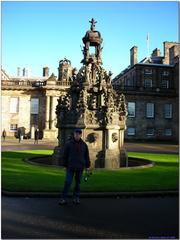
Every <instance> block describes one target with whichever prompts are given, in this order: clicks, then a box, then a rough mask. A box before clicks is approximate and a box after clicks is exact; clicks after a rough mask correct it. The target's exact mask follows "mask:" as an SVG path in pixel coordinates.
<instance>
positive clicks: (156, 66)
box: [112, 42, 179, 141]
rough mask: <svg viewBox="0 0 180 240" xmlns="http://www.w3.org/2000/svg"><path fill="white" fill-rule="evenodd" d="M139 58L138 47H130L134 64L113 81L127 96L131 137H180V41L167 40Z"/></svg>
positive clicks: (128, 129) (131, 62)
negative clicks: (179, 42)
mask: <svg viewBox="0 0 180 240" xmlns="http://www.w3.org/2000/svg"><path fill="white" fill-rule="evenodd" d="M163 44H164V55H163V56H162V55H161V53H160V50H159V49H157V48H156V49H155V50H154V51H153V52H152V54H151V56H150V57H148V58H144V59H143V60H142V61H140V62H138V60H137V59H138V47H136V46H134V47H132V48H131V49H130V65H129V66H128V67H127V68H126V69H125V70H123V71H122V72H121V73H120V74H119V75H117V76H116V77H115V78H114V79H113V80H112V84H113V87H114V89H116V91H117V92H122V93H124V94H125V96H126V102H127V107H128V119H127V129H126V132H125V139H128V140H169V141H178V139H179V44H178V43H175V42H164V43H163Z"/></svg>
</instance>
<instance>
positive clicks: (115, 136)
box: [112, 133, 118, 142]
mask: <svg viewBox="0 0 180 240" xmlns="http://www.w3.org/2000/svg"><path fill="white" fill-rule="evenodd" d="M117 140H118V134H117V133H113V134H112V141H113V142H117Z"/></svg>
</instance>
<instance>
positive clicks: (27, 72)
mask: <svg viewBox="0 0 180 240" xmlns="http://www.w3.org/2000/svg"><path fill="white" fill-rule="evenodd" d="M25 76H26V77H28V76H29V69H28V68H25Z"/></svg>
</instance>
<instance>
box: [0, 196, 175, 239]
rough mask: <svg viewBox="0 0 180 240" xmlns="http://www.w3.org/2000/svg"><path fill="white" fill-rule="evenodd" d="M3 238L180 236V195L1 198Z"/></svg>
mask: <svg viewBox="0 0 180 240" xmlns="http://www.w3.org/2000/svg"><path fill="white" fill-rule="evenodd" d="M2 238H3V239H7V238H11V239H12V238H18V239H20V238H25V239H28V238H31V239H35V238H40V239H50V238H51V239H62V238H63V239H64V238H117V239H125V238H126V239H127V238H128V239H132V238H137V239H142V238H145V239H148V238H158V239H160V238H178V198H177V197H166V198H162V197H156V198H120V199H115V198H106V199H101V198H97V199H96V198H91V199H86V198H83V199H82V200H81V204H80V205H78V206H75V205H73V204H72V203H71V202H70V204H69V205H67V206H58V199H57V198H9V197H2Z"/></svg>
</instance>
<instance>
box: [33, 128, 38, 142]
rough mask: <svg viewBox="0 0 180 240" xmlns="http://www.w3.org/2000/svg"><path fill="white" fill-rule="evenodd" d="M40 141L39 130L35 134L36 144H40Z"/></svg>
mask: <svg viewBox="0 0 180 240" xmlns="http://www.w3.org/2000/svg"><path fill="white" fill-rule="evenodd" d="M38 139H39V129H38V128H37V129H36V130H35V133H34V144H35V143H37V144H38Z"/></svg>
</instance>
